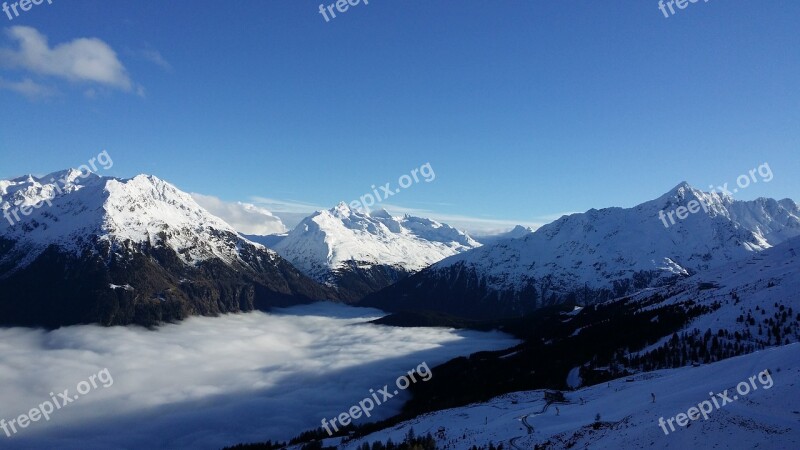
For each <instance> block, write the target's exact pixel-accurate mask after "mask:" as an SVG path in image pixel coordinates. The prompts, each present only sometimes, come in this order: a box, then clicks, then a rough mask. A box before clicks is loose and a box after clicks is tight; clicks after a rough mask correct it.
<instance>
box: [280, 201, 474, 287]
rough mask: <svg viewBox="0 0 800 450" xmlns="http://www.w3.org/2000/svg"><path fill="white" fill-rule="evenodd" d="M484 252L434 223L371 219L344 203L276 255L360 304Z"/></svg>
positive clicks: (304, 227) (306, 224) (383, 215)
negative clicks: (429, 270) (466, 254)
mask: <svg viewBox="0 0 800 450" xmlns="http://www.w3.org/2000/svg"><path fill="white" fill-rule="evenodd" d="M479 246H480V244H479V243H478V242H476V241H474V240H473V239H472V238H470V237H469V236H468V235H466V234H465V233H463V232H461V231H459V230H457V229H455V228H452V227H450V226H448V225H445V224H441V223H439V222H436V221H434V220H430V219H425V218H421V217H413V216H409V215H406V216H404V217H393V216H391V215H390V214H389V213H388V212H387V211H386V210H377V211H373V212H371V213H369V214H367V213H363V212H360V211H357V210H352V209H350V208H349V207H348V206H347V205H346V204H345V203H340V204H339V205H337V206H336V207H335V208H332V209H330V210H325V211H317V212H316V213H314V214H312V215H311V216H309V217H307V218H305V219H304V220H303V221H302V222H300V224H298V225H297V227H295V228H294V229H293V230H292V231H291V232H289V234H288V235H287V236H286V237H285V238H283V239H282V240H280V242H278V243H277V244H276V245H275V247H274V249H275V251H277V252H278V253H279V254H280V255H281V256H283V257H284V258H286V259H287V260H289V261H290V262H291V263H292V264H294V265H295V266H296V267H297V268H298V269H300V270H301V271H303V272H304V273H305V274H306V275H308V276H310V277H312V278H314V279H315V280H317V281H320V282H322V283H326V284H328V285H331V286H336V287H337V288H338V289H339V292H340V294H341V296H342V298H345V299H348V300H357V299H359V298H361V297H362V296H363V295H364V294H367V293H370V292H374V291H376V290H378V289H380V288H383V287H385V286H388V285H389V284H391V283H394V282H396V281H398V280H399V279H401V278H403V277H405V276H407V275H408V274H410V273H415V272H417V271H419V270H422V269H423V268H425V267H428V266H430V265H431V264H433V263H435V262H437V261H440V260H442V259H444V258H446V257H448V256H452V255H455V254H458V253H460V252H463V251H466V250H470V249H474V248H477V247H479Z"/></svg>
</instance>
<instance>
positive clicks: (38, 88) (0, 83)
mask: <svg viewBox="0 0 800 450" xmlns="http://www.w3.org/2000/svg"><path fill="white" fill-rule="evenodd" d="M0 89H6V90H9V91H14V92H16V93H18V94H22V95H24V96H26V97H28V98H29V99H41V98H46V97H51V96H53V95H55V94H56V90H55V89H53V88H51V87H49V86H45V85H43V84H39V83H37V82H35V81H33V80H31V79H30V78H25V79H24V80H22V81H7V80H4V79H2V78H0Z"/></svg>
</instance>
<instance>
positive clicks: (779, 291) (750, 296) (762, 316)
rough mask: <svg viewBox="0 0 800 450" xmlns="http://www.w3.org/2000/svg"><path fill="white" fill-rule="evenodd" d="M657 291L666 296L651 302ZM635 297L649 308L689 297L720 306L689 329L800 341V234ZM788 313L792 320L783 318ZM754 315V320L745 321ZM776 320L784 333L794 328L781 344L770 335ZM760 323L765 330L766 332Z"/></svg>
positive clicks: (763, 339) (769, 341)
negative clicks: (797, 326)
mask: <svg viewBox="0 0 800 450" xmlns="http://www.w3.org/2000/svg"><path fill="white" fill-rule="evenodd" d="M656 295H657V296H660V297H661V298H663V300H661V301H659V302H655V303H653V302H650V301H648V300H650V299H651V298H654V296H656ZM632 298H633V300H635V301H641V302H646V304H647V305H648V306H647V307H646V308H644V309H654V308H658V307H660V306H663V305H669V304H679V303H684V302H689V301H691V302H693V303H694V304H697V305H705V306H712V307H714V308H713V311H711V312H709V313H707V314H703V315H701V316H699V317H698V318H696V319H694V320H692V321H691V322H690V323H689V324H688V325H687V326H686V327H685V330H687V331H689V330H694V329H697V330H700V331H701V332H705V331H706V330H711V331H712V333H713V334H716V333H717V331H718V330H726V331H728V332H730V333H734V332H739V333H740V334H741V335H742V336H743V337H742V340H744V341H749V342H755V343H758V344H762V345H764V346H769V345H776V344H781V343H785V341H786V340H788V341H789V342H797V341H800V335H798V331H797V330H796V329H795V327H796V325H793V324H796V323H797V322H798V321H800V314H798V312H800V237H796V238H792V239H790V240H788V241H786V242H784V243H782V244H779V245H777V246H775V247H772V248H770V249H767V250H765V251H763V252H760V253H758V254H755V255H752V256H750V257H749V258H745V259H743V260H740V261H735V262H732V263H729V264H726V265H724V266H722V267H719V268H716V269H712V270H709V271H707V272H702V273H699V274H697V275H694V276H692V277H690V278H686V279H684V280H681V281H680V282H678V283H676V284H674V285H672V286H666V287H662V288H659V289H653V290H646V291H643V292H640V293H638V294H637V295H634V296H633V297H632ZM792 308H794V309H792ZM784 311H786V316H787V318H786V319H785V320H782V318H783V316H784ZM790 311H791V313H789V312H790ZM748 317H751V318H753V320H752V321H750V320H742V319H747V318H748ZM765 320H766V322H767V323H765ZM770 320H777V321H779V327H780V329H781V330H782V331H784V330H785V329H786V328H787V326H788V328H789V329H790V330H791V332H789V333H784V335H783V336H782V337H781V338H780V342H776V339H775V337H772V338H770V336H769V333H768V332H767V331H766V330H765V328H767V326H768V322H769V321H770ZM759 327H760V328H762V332H761V334H759V332H758V330H759ZM770 328H771V327H770ZM667 339H668V337H666V338H665V340H667ZM659 344H661V343H658V344H655V345H653V346H651V348H650V349H652V348H655V347H657V346H658V345H659ZM646 350H649V349H645V351H646Z"/></svg>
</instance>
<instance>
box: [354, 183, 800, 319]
mask: <svg viewBox="0 0 800 450" xmlns="http://www.w3.org/2000/svg"><path fill="white" fill-rule="evenodd" d="M692 202H698V203H700V202H701V203H702V204H705V205H707V206H706V209H707V210H708V211H707V212H706V211H705V210H704V209H702V208H700V209H699V211H698V212H696V213H694V214H689V215H688V217H686V218H685V219H683V220H678V221H677V222H676V223H675V224H671V223H670V221H669V219H666V223H667V225H669V226H668V227H665V226H664V221H662V220H661V213H662V212H663V213H670V212H672V211H674V210H676V209H677V208H680V207H687V205H691V204H692ZM798 235H800V207H798V205H797V204H796V203H795V202H793V201H792V200H789V199H785V200H780V201H776V200H772V199H758V200H753V201H735V200H733V199H732V198H731V197H728V196H723V195H719V194H708V193H704V192H701V191H699V190H697V189H694V188H692V187H690V186H689V185H687V184H685V183H682V184H681V185H679V186H677V187H676V188H675V189H673V190H672V191H670V192H669V193H667V194H665V195H663V196H662V197H660V198H658V199H656V200H652V201H649V202H646V203H643V204H641V205H638V206H636V207H633V208H628V209H623V208H607V209H602V210H594V209H593V210H590V211H588V212H586V213H582V214H573V215H570V216H564V217H562V218H560V219H558V220H556V221H555V222H553V223H550V224H548V225H545V226H543V227H541V228H539V229H538V230H536V231H535V232H533V233H530V234H527V235H525V236H523V237H522V238H519V239H512V240H505V241H500V242H498V243H496V244H494V245H486V246H483V247H481V248H478V249H475V250H471V251H468V252H465V253H461V254H458V255H455V256H452V257H450V258H447V259H445V260H442V261H441V262H439V263H437V264H435V265H433V266H432V267H430V268H428V269H426V270H423V271H422V272H420V273H418V274H416V275H414V276H412V277H409V278H408V279H406V280H404V281H402V282H400V283H398V284H396V285H394V286H391V287H390V288H388V289H386V290H384V291H382V292H379V293H377V294H376V295H375V296H374V297H372V298H368V299H367V304H369V305H372V306H376V307H381V308H383V309H390V310H396V309H399V308H415V307H417V306H418V305H426V306H427V307H428V308H432V309H439V310H444V311H445V312H450V313H453V314H457V313H458V312H459V311H470V310H475V313H474V314H473V315H477V316H480V315H482V314H487V313H491V312H492V311H495V312H504V313H505V314H507V315H508V314H512V313H513V314H518V313H519V312H522V311H529V310H531V309H533V308H535V307H537V306H541V305H542V304H548V303H552V302H557V301H562V300H564V299H567V298H569V297H572V298H573V299H575V300H577V301H582V302H592V301H597V300H604V299H610V298H614V297H618V296H622V295H627V294H631V293H634V292H636V291H638V290H641V289H644V288H647V287H651V286H658V285H663V284H666V283H669V282H672V281H674V280H676V279H679V278H681V277H684V276H688V275H691V274H695V273H699V272H702V271H706V270H709V269H713V268H715V267H720V266H722V265H725V264H727V263H729V262H731V261H737V260H741V259H744V258H747V257H749V256H752V255H753V254H754V253H758V252H760V251H763V250H765V249H767V248H770V247H772V246H774V245H777V244H779V243H781V242H783V241H785V240H786V239H789V238H791V237H795V236H798ZM481 303H483V306H481V307H478V306H480V304H481Z"/></svg>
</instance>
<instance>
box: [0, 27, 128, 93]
mask: <svg viewBox="0 0 800 450" xmlns="http://www.w3.org/2000/svg"><path fill="white" fill-rule="evenodd" d="M6 33H7V35H8V37H9V38H11V40H13V41H15V42H16V43H17V44H18V46H19V48H18V49H8V48H4V49H0V60H2V61H3V63H4V64H6V65H8V66H10V67H12V68H19V69H23V70H27V71H29V72H32V73H36V74H39V75H44V76H52V77H57V78H62V79H66V80H69V81H73V82H88V83H96V84H98V85H101V86H105V87H110V88H115V89H121V90H123V91H128V92H130V91H134V90H137V91H138V90H139V87H137V86H134V84H133V82H132V81H131V79H130V77H129V76H128V71H127V70H126V69H125V66H123V65H122V63H121V62H120V60H119V59H118V58H117V54H116V52H115V51H114V50H113V49H112V48H111V47H110V46H109V45H108V44H106V43H105V42H103V41H102V40H100V39H97V38H78V39H75V40H72V41H70V42H66V43H62V44H58V45H56V46H54V47H52V48H51V47H50V45H49V44H48V42H47V37H46V36H45V35H43V34H41V33H40V32H39V31H37V30H36V29H35V28H31V27H25V26H14V27H11V28H9V29H7V30H6Z"/></svg>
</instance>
